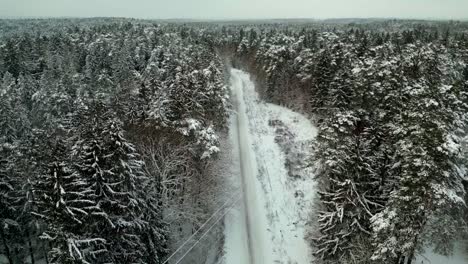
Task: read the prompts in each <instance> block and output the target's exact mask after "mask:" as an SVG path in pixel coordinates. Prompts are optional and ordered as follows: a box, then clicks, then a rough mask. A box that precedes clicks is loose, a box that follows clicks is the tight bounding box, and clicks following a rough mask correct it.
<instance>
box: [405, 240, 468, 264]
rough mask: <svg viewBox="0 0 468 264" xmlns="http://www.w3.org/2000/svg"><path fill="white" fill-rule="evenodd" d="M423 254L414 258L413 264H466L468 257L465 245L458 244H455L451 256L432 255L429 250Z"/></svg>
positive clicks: (432, 252)
mask: <svg viewBox="0 0 468 264" xmlns="http://www.w3.org/2000/svg"><path fill="white" fill-rule="evenodd" d="M425 251H426V252H424V253H423V254H421V255H419V256H417V257H416V261H415V262H413V263H414V264H466V263H468V255H467V250H466V243H463V242H459V243H457V244H455V248H454V252H453V255H452V256H449V257H446V256H442V255H439V254H437V253H434V251H433V250H432V249H431V248H428V249H426V250H425Z"/></svg>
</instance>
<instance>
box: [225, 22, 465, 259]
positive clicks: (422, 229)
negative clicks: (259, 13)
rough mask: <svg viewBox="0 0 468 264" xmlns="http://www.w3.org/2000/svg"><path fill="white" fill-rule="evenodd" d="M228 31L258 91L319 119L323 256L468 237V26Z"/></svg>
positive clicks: (411, 251)
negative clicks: (466, 137)
mask: <svg viewBox="0 0 468 264" xmlns="http://www.w3.org/2000/svg"><path fill="white" fill-rule="evenodd" d="M335 26H336V28H331V27H335ZM224 30H225V31H226V32H229V34H228V35H229V36H227V37H225V38H220V45H221V46H223V47H224V50H225V51H226V53H227V54H234V57H235V59H234V63H237V64H238V65H243V66H244V67H247V68H248V69H249V71H251V72H253V73H254V75H256V76H257V81H258V83H259V86H260V87H261V88H262V89H261V92H262V94H263V97H264V98H265V99H267V100H269V101H272V102H275V103H279V104H283V105H287V106H290V107H292V108H295V109H297V110H299V111H302V112H304V113H308V114H311V116H313V117H314V119H315V120H316V122H317V124H318V126H319V128H320V132H319V135H318V137H317V140H316V144H315V148H316V150H315V155H316V160H314V164H315V166H316V175H315V177H316V178H317V180H318V181H319V183H320V184H319V189H320V190H319V205H318V208H317V209H316V210H314V212H315V213H314V214H313V215H312V216H311V223H316V224H313V225H314V226H312V227H311V236H310V237H311V239H310V242H311V245H312V246H313V248H314V255H315V256H316V257H317V258H318V260H320V263H347V264H349V263H359V264H362V263H411V262H412V261H413V260H414V258H415V256H416V254H417V253H418V252H420V250H421V249H423V247H427V246H433V247H434V248H435V249H436V251H437V252H439V253H442V254H444V255H448V254H450V253H451V252H452V248H453V243H454V242H455V241H456V240H457V239H461V238H462V237H466V231H467V220H468V217H467V215H466V200H467V195H466V191H467V186H468V182H467V180H466V169H465V164H466V148H464V145H466V140H465V136H466V124H467V120H466V117H467V116H466V113H467V107H468V104H467V103H468V97H467V96H468V33H467V32H468V31H467V30H468V26H467V25H466V23H464V24H463V23H454V22H452V23H446V22H441V23H436V22H434V23H413V22H412V23H409V22H408V23H405V22H395V21H393V22H390V23H388V24H386V25H380V26H379V25H376V24H374V23H369V24H365V23H364V24H360V25H356V24H351V25H332V26H328V28H325V29H324V28H323V27H322V28H320V27H318V26H316V27H315V28H314V27H310V28H308V27H305V28H301V27H300V26H291V27H289V28H287V29H281V28H280V29H275V28H272V27H271V28H266V29H265V28H262V27H251V28H250V29H245V28H236V27H231V28H227V29H224Z"/></svg>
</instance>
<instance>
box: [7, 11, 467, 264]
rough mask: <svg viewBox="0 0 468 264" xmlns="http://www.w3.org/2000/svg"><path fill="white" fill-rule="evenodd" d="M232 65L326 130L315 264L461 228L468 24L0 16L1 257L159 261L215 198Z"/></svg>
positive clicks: (403, 249) (406, 258)
mask: <svg viewBox="0 0 468 264" xmlns="http://www.w3.org/2000/svg"><path fill="white" fill-rule="evenodd" d="M233 65H234V66H235V67H239V68H243V69H245V70H247V71H249V72H250V73H252V74H253V75H254V76H255V77H256V81H257V85H258V89H259V91H260V93H261V95H262V97H263V98H264V99H265V100H267V101H270V102H274V103H277V104H281V105H285V106H288V107H290V108H293V109H295V110H297V111H300V112H302V113H304V114H307V115H309V116H310V117H311V118H313V120H314V121H315V123H316V124H317V126H318V127H319V129H320V132H319V136H318V137H317V139H316V142H315V144H314V153H315V157H314V160H310V161H309V163H310V166H314V168H315V177H316V179H317V180H318V181H319V183H320V184H319V188H320V192H319V198H318V201H316V206H314V208H313V210H311V211H312V212H313V213H312V214H311V216H310V227H309V228H310V236H309V237H308V239H309V241H310V244H311V247H312V248H313V249H314V255H315V256H316V258H317V261H318V263H324V264H325V263H327V264H328V263H330V264H331V263H343V264H344V263H346V264H348V263H392V264H393V263H395V264H400V263H411V261H412V259H413V258H414V256H415V255H416V254H417V253H418V252H419V251H420V250H421V249H422V247H424V246H427V245H433V246H434V247H435V248H436V249H437V250H438V251H439V252H441V253H444V254H450V252H451V250H452V245H453V242H455V241H456V240H458V239H461V238H463V237H465V236H466V235H467V234H466V232H467V231H468V226H467V220H468V214H467V212H466V201H467V200H468V197H467V194H466V190H467V188H468V181H467V180H468V178H467V176H466V173H467V172H466V169H465V167H466V166H465V165H466V163H467V161H466V155H467V153H466V152H467V151H468V150H467V149H466V148H465V145H466V139H465V138H466V131H467V129H466V124H467V120H466V118H467V115H466V113H467V108H468V23H462V22H426V21H398V20H389V21H387V20H382V21H368V20H362V21H361V20H359V21H356V22H352V23H351V22H350V21H321V22H319V21H316V22H304V21H295V22H294V23H292V22H291V23H285V22H282V23H275V22H274V21H270V22H268V23H259V22H257V23H254V22H252V23H251V22H247V21H246V22H243V23H242V24H235V23H226V22H224V23H189V24H184V23H166V22H163V21H159V22H154V21H140V20H126V19H75V20H1V21H0V77H1V80H2V81H1V83H0V102H1V103H0V123H1V126H0V153H1V154H0V236H1V241H0V243H1V245H2V246H1V247H0V250H1V251H0V252H2V253H3V254H4V255H5V256H6V258H7V261H8V263H9V264H13V263H15V264H16V263H24V261H25V259H29V261H31V262H34V261H36V262H37V261H38V260H41V261H46V263H65V264H66V263H162V262H163V261H164V259H165V258H166V257H167V255H168V254H170V253H171V252H170V251H171V250H172V247H173V246H172V242H171V241H174V240H175V239H177V238H178V237H179V235H180V231H181V230H182V229H183V227H184V226H186V225H187V224H190V225H191V226H193V227H196V226H197V225H199V223H200V222H202V221H203V219H205V218H206V216H207V214H209V212H210V208H211V207H210V202H212V200H216V199H211V198H212V197H216V194H213V193H209V191H207V190H206V189H210V184H211V182H213V181H216V177H217V174H216V173H213V172H212V170H211V169H210V167H211V166H212V163H214V162H215V161H216V155H217V153H218V152H220V151H224V150H222V149H220V148H219V140H218V137H219V136H220V135H221V134H222V133H224V131H225V129H226V120H227V117H228V113H229V109H230V103H229V92H228V89H227V88H226V86H227V85H229V84H228V83H227V78H226V77H227V74H228V71H227V69H229V67H231V66H233ZM313 176H314V175H311V177H313ZM207 197H209V198H207ZM467 250H468V249H467Z"/></svg>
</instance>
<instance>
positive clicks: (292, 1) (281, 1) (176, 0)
mask: <svg viewBox="0 0 468 264" xmlns="http://www.w3.org/2000/svg"><path fill="white" fill-rule="evenodd" d="M25 16H26V17H44V16H46V17H57V16H58V17H63V16H66V17H70V16H72V17H94V16H117V17H136V18H199V19H200V18H201V19H235V18H240V19H245V18H340V17H398V18H435V19H467V18H468V0H0V17H25Z"/></svg>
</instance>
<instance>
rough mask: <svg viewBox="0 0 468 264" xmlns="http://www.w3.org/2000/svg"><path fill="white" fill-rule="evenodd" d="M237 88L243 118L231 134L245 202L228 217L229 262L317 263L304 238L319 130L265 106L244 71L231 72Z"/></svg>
mask: <svg viewBox="0 0 468 264" xmlns="http://www.w3.org/2000/svg"><path fill="white" fill-rule="evenodd" d="M231 89H232V94H233V97H234V99H233V104H234V106H235V107H234V108H235V109H236V112H237V115H235V116H234V117H233V118H232V120H231V129H230V133H231V140H232V141H233V145H234V146H237V147H236V148H235V150H234V152H235V153H234V154H237V155H238V157H239V160H238V166H239V167H240V169H239V174H237V177H238V178H237V179H235V178H234V179H231V181H232V182H233V185H234V186H235V185H236V184H235V182H236V181H238V182H239V183H238V186H239V188H241V189H242V190H243V198H244V199H243V202H242V203H240V204H239V205H238V206H237V207H235V208H234V209H233V210H231V212H230V213H229V214H228V215H227V216H226V219H225V227H226V228H225V258H224V260H225V263H226V264H244V263H245V264H247V263H250V264H272V263H291V264H293V263H297V264H308V263H311V262H312V256H311V252H310V247H309V245H308V244H307V242H306V240H305V238H304V237H305V223H306V221H307V218H308V215H309V213H310V211H311V208H312V205H311V203H312V199H313V196H314V193H315V185H314V181H313V179H312V176H311V175H312V174H311V172H310V171H309V170H310V169H309V166H307V164H306V163H305V161H307V160H309V155H311V153H310V149H311V148H310V147H309V146H308V144H309V143H310V141H311V140H312V139H313V137H314V136H315V135H316V128H315V127H314V126H312V124H311V123H310V122H309V120H308V119H307V118H305V117H304V116H302V115H300V114H298V113H295V112H292V111H290V110H288V109H286V108H283V107H280V106H277V105H272V104H267V103H264V102H262V101H261V100H260V99H259V97H258V95H257V93H256V91H255V86H254V84H253V83H252V81H251V80H250V76H249V75H248V74H247V73H245V72H243V71H240V70H236V69H233V70H232V71H231Z"/></svg>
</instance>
